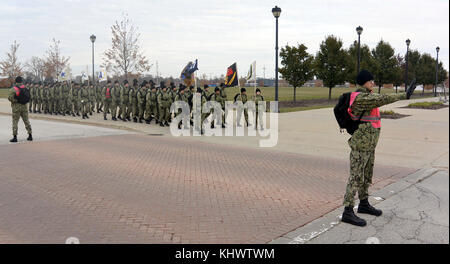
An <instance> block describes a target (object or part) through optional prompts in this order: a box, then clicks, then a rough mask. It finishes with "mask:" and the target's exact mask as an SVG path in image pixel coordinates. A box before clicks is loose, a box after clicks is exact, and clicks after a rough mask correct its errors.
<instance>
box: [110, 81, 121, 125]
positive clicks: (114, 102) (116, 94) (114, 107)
mask: <svg viewBox="0 0 450 264" xmlns="http://www.w3.org/2000/svg"><path fill="white" fill-rule="evenodd" d="M119 106H120V84H119V81H117V80H116V81H115V82H114V85H113V87H111V116H112V120H114V121H117V117H119V119H120V118H121V117H120V115H121V114H122V112H121V110H122V108H121V107H119ZM118 108H119V109H118Z"/></svg>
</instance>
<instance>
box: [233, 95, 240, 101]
mask: <svg viewBox="0 0 450 264" xmlns="http://www.w3.org/2000/svg"><path fill="white" fill-rule="evenodd" d="M239 95H240V93H237V94H236V95H235V96H234V102H235V103H236V100H237V98H238V96H239Z"/></svg>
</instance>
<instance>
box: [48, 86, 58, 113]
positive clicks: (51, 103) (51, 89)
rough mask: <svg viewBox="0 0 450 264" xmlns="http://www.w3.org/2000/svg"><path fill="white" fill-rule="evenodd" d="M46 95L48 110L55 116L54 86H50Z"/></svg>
mask: <svg viewBox="0 0 450 264" xmlns="http://www.w3.org/2000/svg"><path fill="white" fill-rule="evenodd" d="M48 89H49V93H48V108H49V112H50V114H51V115H53V114H55V112H56V111H55V104H56V102H55V85H50V87H49V88H48Z"/></svg>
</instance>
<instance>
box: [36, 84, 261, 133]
mask: <svg viewBox="0 0 450 264" xmlns="http://www.w3.org/2000/svg"><path fill="white" fill-rule="evenodd" d="M28 87H29V89H30V94H31V101H30V104H29V112H30V113H44V114H50V115H63V116H65V115H72V116H74V117H75V116H81V117H82V118H83V119H85V118H89V116H90V115H92V114H93V113H95V112H97V113H101V112H102V113H103V118H104V120H108V119H107V115H108V114H111V119H112V120H114V121H117V120H118V119H119V120H122V121H123V122H127V121H133V122H136V123H143V122H146V123H147V124H150V122H151V121H152V120H155V123H156V124H159V125H160V126H162V127H164V126H169V123H170V122H171V119H172V114H171V112H170V107H171V105H172V103H173V102H175V101H184V102H186V103H188V105H189V108H190V113H191V114H192V113H193V112H194V113H195V112H196V111H201V109H196V107H193V106H195V105H203V104H204V103H205V102H207V101H216V102H218V103H220V105H221V107H222V110H225V102H226V101H227V99H228V98H227V94H226V91H225V88H226V87H225V85H224V84H223V83H221V84H220V87H216V88H215V89H214V91H210V90H209V88H210V87H209V86H208V85H204V88H203V89H201V88H200V87H197V89H195V88H194V86H190V87H187V86H185V85H183V84H179V86H178V87H176V86H175V84H174V83H173V82H171V83H170V84H169V86H168V87H167V86H166V85H165V83H164V82H161V83H160V85H159V87H156V85H155V83H154V82H153V81H149V82H147V81H143V82H142V83H141V84H139V83H138V81H137V80H136V79H134V80H133V84H132V85H130V84H129V83H128V81H127V80H125V81H124V82H123V83H122V85H121V84H120V83H119V81H117V80H116V81H114V83H112V82H111V81H110V80H108V81H107V83H106V85H104V86H100V85H93V84H77V83H73V84H72V85H70V84H68V83H67V82H59V83H55V84H49V83H44V84H42V83H34V84H31V85H28ZM195 93H198V94H199V95H200V98H201V104H196V103H195V102H194V101H195V99H193V98H194V94H195ZM196 98H198V97H196ZM234 100H235V101H242V103H243V104H245V103H246V102H247V100H248V99H247V93H246V90H245V88H242V89H241V92H240V93H239V94H237V95H236V96H235V97H234ZM259 101H264V98H263V96H262V95H261V91H260V90H259V89H257V90H256V95H255V103H256V105H257V104H258V102H259ZM193 108H194V109H193ZM256 110H258V109H256ZM180 112H181V111H179V112H178V113H174V114H175V115H177V114H179V113H180ZM243 112H244V117H245V121H246V125H247V126H250V124H249V122H248V110H247V109H244V110H243ZM210 114H211V113H203V114H201V123H203V121H204V120H205V119H206V118H207V117H208V116H209V115H210ZM241 115H242V113H240V114H239V115H238V126H240V124H239V123H240V116H241ZM192 116H195V115H191V118H190V124H191V125H193V123H194V122H193V119H192ZM256 118H257V119H256V122H257V124H258V119H259V120H260V122H259V123H260V127H261V129H262V128H263V123H262V112H259V113H258V111H256ZM225 119H226V113H223V114H222V120H221V122H220V121H219V122H218V123H219V125H221V126H222V127H223V128H224V127H225ZM178 128H179V129H181V122H180V123H179V124H178ZM211 128H214V120H213V121H212V122H211ZM256 128H257V126H255V129H256ZM196 129H197V130H201V131H202V132H203V129H202V128H200V127H196Z"/></svg>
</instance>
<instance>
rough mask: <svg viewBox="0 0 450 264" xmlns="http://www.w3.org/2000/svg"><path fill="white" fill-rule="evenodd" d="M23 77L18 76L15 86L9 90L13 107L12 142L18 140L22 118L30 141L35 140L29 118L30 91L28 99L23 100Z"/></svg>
mask: <svg viewBox="0 0 450 264" xmlns="http://www.w3.org/2000/svg"><path fill="white" fill-rule="evenodd" d="M22 82H23V79H22V77H20V76H19V77H17V78H16V83H15V84H14V87H13V88H11V89H10V90H9V96H8V100H9V101H10V102H11V108H12V130H13V138H12V139H11V140H10V142H12V143H15V142H17V130H18V129H17V125H18V123H19V119H20V118H22V120H23V123H24V124H25V128H26V129H27V132H28V138H27V140H28V141H32V140H33V136H32V135H31V124H30V121H29V120H28V103H29V99H30V98H29V95H30V94H29V92H28V101H23V100H22V99H21V98H23V96H24V95H25V93H26V91H25V89H26V88H25V85H23V84H22Z"/></svg>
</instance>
